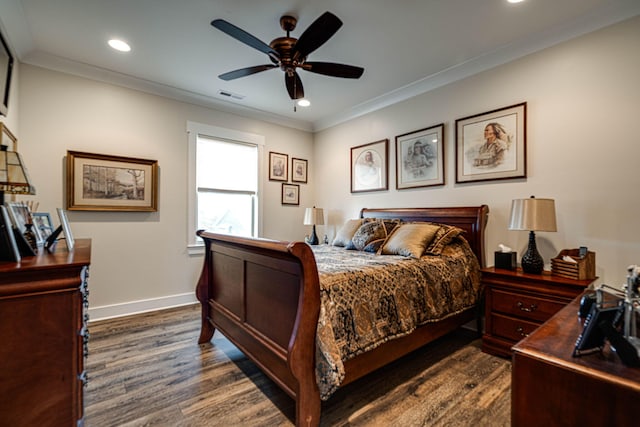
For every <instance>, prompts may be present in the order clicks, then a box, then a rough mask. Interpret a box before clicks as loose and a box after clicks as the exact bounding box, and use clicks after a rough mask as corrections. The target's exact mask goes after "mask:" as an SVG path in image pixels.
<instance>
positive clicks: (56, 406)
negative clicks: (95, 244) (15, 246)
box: [0, 239, 91, 427]
mask: <svg viewBox="0 0 640 427" xmlns="http://www.w3.org/2000/svg"><path fill="white" fill-rule="evenodd" d="M90 260H91V241H90V240H89V239H80V240H78V241H77V246H76V248H75V250H74V251H73V252H67V251H66V250H60V251H58V252H57V253H55V254H50V253H48V252H47V251H45V250H42V249H41V250H40V251H39V253H38V254H37V255H36V256H32V257H24V258H22V261H21V262H20V263H15V262H0V313H1V315H0V337H2V343H1V345H0V396H1V398H0V424H2V425H7V426H12V427H18V426H43V425H49V426H76V425H82V424H83V417H84V411H83V385H84V383H85V382H86V376H85V372H84V357H85V355H86V351H87V339H88V333H87V328H86V321H87V315H86V314H85V313H86V309H87V307H88V299H87V287H86V286H87V277H88V275H87V269H88V267H89V263H90Z"/></svg>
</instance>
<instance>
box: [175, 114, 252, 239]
mask: <svg viewBox="0 0 640 427" xmlns="http://www.w3.org/2000/svg"><path fill="white" fill-rule="evenodd" d="M187 129H188V132H189V232H190V237H189V239H188V242H189V246H190V247H197V246H202V243H201V241H200V239H198V238H197V237H196V235H195V232H196V230H199V229H206V230H209V231H213V232H215V233H223V234H233V235H237V236H253V237H255V236H258V235H259V231H260V218H261V215H260V211H261V209H260V201H259V195H260V190H261V188H260V187H261V185H260V179H259V176H260V170H261V167H260V166H261V164H262V147H263V145H264V137H262V136H260V135H254V134H249V133H244V132H239V131H235V130H230V129H224V128H218V127H214V126H207V125H201V124H197V123H192V122H189V123H188V125H187Z"/></svg>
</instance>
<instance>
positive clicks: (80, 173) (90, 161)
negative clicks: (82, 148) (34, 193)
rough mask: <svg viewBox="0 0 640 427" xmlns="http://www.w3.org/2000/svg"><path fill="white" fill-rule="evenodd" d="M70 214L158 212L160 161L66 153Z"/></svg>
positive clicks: (73, 152)
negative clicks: (74, 212) (83, 212)
mask: <svg viewBox="0 0 640 427" xmlns="http://www.w3.org/2000/svg"><path fill="white" fill-rule="evenodd" d="M67 209H68V210H70V211H151V212H155V211H157V210H158V161H157V160H146V159H136V158H133V157H122V156H111V155H105V154H92V153H82V152H79V151H67Z"/></svg>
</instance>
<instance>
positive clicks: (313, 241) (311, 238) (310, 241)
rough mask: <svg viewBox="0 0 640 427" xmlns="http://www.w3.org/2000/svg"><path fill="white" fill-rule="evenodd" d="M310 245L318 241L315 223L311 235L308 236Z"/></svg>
mask: <svg viewBox="0 0 640 427" xmlns="http://www.w3.org/2000/svg"><path fill="white" fill-rule="evenodd" d="M308 243H309V244H310V245H317V244H318V243H319V241H318V235H317V234H316V226H315V224H314V225H313V231H312V232H311V236H309V242H308Z"/></svg>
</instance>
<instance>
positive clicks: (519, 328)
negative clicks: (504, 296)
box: [490, 313, 540, 344]
mask: <svg viewBox="0 0 640 427" xmlns="http://www.w3.org/2000/svg"><path fill="white" fill-rule="evenodd" d="M538 326H540V323H535V322H530V321H528V320H523V319H517V318H515V317H509V316H503V315H501V314H497V313H493V314H491V331H490V333H491V335H494V336H497V337H502V338H506V339H508V340H510V341H513V343H514V344H515V343H517V342H518V341H520V340H521V339H523V338H525V337H526V336H528V335H529V334H530V333H531V332H533V331H534V330H535V329H536V328H537V327H538Z"/></svg>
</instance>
